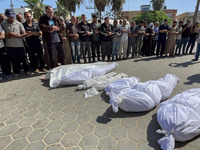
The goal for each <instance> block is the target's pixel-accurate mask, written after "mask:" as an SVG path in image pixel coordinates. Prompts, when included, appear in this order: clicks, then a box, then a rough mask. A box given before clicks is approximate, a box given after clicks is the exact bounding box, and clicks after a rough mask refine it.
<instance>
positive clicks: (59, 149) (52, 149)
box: [45, 144, 65, 150]
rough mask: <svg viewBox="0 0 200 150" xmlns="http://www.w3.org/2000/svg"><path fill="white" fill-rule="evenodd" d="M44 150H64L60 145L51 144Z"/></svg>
mask: <svg viewBox="0 0 200 150" xmlns="http://www.w3.org/2000/svg"><path fill="white" fill-rule="evenodd" d="M45 150H65V149H64V148H63V147H62V145H61V144H52V145H49V146H47V147H46V149H45Z"/></svg>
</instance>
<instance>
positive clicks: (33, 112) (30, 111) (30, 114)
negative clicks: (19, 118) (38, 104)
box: [23, 109, 39, 117]
mask: <svg viewBox="0 0 200 150" xmlns="http://www.w3.org/2000/svg"><path fill="white" fill-rule="evenodd" d="M38 112H39V110H38V109H30V110H28V111H26V112H25V113H24V114H23V116H24V117H31V116H35V115H36V114H37V113H38Z"/></svg>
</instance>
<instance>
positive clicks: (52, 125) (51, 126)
mask: <svg viewBox="0 0 200 150" xmlns="http://www.w3.org/2000/svg"><path fill="white" fill-rule="evenodd" d="M63 124H64V122H63V121H61V120H56V121H52V122H50V123H49V124H48V126H47V129H48V130H49V131H52V130H57V129H60V128H61V127H62V126H63Z"/></svg>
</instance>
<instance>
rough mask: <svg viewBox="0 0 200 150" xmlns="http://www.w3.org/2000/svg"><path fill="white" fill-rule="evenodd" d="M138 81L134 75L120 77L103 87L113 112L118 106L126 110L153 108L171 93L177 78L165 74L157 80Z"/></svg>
mask: <svg viewBox="0 0 200 150" xmlns="http://www.w3.org/2000/svg"><path fill="white" fill-rule="evenodd" d="M139 81H140V79H138V78H135V77H130V78H122V79H119V80H116V81H115V82H113V83H111V84H109V85H108V86H107V87H106V88H105V91H106V94H107V95H109V97H110V104H111V105H112V108H113V111H114V112H117V111H118V107H120V108H121V109H122V110H124V111H126V112H142V111H148V110H151V109H153V108H154V107H155V106H156V105H158V104H159V103H160V101H161V99H162V98H163V99H166V98H168V97H169V96H170V95H171V93H172V91H173V89H174V88H175V86H176V84H177V82H178V81H179V79H178V78H177V77H176V76H175V75H171V74H167V75H166V76H165V77H164V78H161V79H159V80H151V81H147V82H139Z"/></svg>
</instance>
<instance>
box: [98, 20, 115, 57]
mask: <svg viewBox="0 0 200 150" xmlns="http://www.w3.org/2000/svg"><path fill="white" fill-rule="evenodd" d="M100 33H101V47H102V61H105V57H106V55H107V58H108V61H110V56H111V52H112V38H111V36H112V34H113V26H112V25H111V24H109V17H106V18H105V22H104V23H103V24H102V25H101V27H100Z"/></svg>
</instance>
